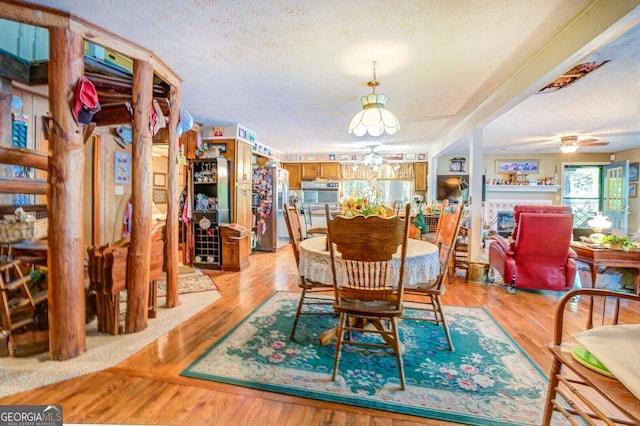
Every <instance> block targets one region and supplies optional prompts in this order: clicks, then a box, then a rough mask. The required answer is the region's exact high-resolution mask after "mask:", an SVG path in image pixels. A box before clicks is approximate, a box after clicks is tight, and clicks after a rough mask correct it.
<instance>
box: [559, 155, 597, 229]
mask: <svg viewBox="0 0 640 426" xmlns="http://www.w3.org/2000/svg"><path fill="white" fill-rule="evenodd" d="M563 182H564V185H563V186H564V187H563V194H562V196H563V197H562V198H563V200H562V204H563V205H565V206H571V209H572V211H573V215H574V219H573V227H574V228H589V225H588V224H587V221H588V220H589V219H591V218H593V217H594V216H595V215H596V213H597V212H599V211H602V206H601V200H602V167H601V166H565V168H564V176H563Z"/></svg>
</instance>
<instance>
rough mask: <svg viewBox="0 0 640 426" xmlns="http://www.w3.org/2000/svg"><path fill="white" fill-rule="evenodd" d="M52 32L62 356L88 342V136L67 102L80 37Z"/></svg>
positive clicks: (52, 223)
mask: <svg viewBox="0 0 640 426" xmlns="http://www.w3.org/2000/svg"><path fill="white" fill-rule="evenodd" d="M49 34H50V41H49V44H50V49H49V51H50V52H51V53H50V58H51V60H50V62H49V92H50V96H49V110H50V114H51V117H52V120H51V129H50V132H51V134H50V140H49V142H50V143H49V146H50V152H51V157H50V160H49V176H48V179H49V186H48V191H47V200H48V212H47V213H48V217H49V235H48V240H47V244H48V253H49V255H48V262H47V266H48V278H49V297H48V301H49V356H50V357H51V359H54V360H59V361H62V360H66V359H70V358H75V357H77V356H79V355H81V354H82V353H83V352H84V351H85V348H86V328H85V296H84V240H83V214H82V206H83V204H84V202H85V200H84V191H83V187H84V185H83V176H84V161H85V159H84V151H83V144H84V138H83V131H82V126H80V125H78V124H77V123H76V121H75V120H74V118H73V115H72V113H71V108H70V107H69V106H70V105H71V104H72V100H73V96H74V93H75V88H76V85H77V83H78V81H79V79H80V77H82V75H83V73H84V61H83V53H82V51H83V41H82V38H81V37H79V36H78V35H77V34H74V33H73V32H71V31H70V30H68V29H63V28H51V29H50V30H49Z"/></svg>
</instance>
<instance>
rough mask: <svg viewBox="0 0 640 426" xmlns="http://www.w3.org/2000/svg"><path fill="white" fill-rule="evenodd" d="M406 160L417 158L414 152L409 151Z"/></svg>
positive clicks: (405, 156)
mask: <svg viewBox="0 0 640 426" xmlns="http://www.w3.org/2000/svg"><path fill="white" fill-rule="evenodd" d="M404 158H405V160H408V161H413V160H415V159H416V155H415V154H414V153H409V154H405V155H404Z"/></svg>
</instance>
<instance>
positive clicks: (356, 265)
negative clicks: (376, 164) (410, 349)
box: [325, 204, 411, 390]
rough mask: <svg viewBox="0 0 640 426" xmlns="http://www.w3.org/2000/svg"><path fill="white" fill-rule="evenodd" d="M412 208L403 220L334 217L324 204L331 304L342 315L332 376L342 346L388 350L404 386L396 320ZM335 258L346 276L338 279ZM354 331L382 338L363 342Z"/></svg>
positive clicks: (400, 306)
mask: <svg viewBox="0 0 640 426" xmlns="http://www.w3.org/2000/svg"><path fill="white" fill-rule="evenodd" d="M410 208H411V206H410V205H409V204H407V206H406V207H405V216H404V218H401V217H400V216H398V215H395V216H392V217H381V216H368V217H365V216H353V217H345V216H336V217H335V218H334V219H332V218H331V213H330V211H329V208H328V206H327V207H325V213H326V217H327V229H328V231H329V232H328V234H327V238H328V242H329V253H330V258H331V270H332V274H333V285H334V291H335V303H334V305H333V307H334V310H335V312H336V313H338V314H339V315H340V318H339V320H338V331H337V334H336V340H337V342H336V350H335V355H334V363H333V375H332V377H331V379H332V380H335V379H336V374H337V371H338V367H339V364H340V356H341V351H342V347H343V346H344V345H359V346H365V347H375V348H390V349H392V350H393V352H394V354H395V356H396V359H397V362H398V370H399V375H400V388H401V389H402V390H404V389H405V380H404V367H403V363H402V344H401V343H400V335H399V334H398V320H399V319H400V318H401V317H402V314H403V309H404V308H403V305H402V296H403V292H404V268H405V261H406V257H407V241H408V238H409V224H410V222H411V220H410V218H409V217H410V216H409V213H410ZM398 250H400V267H399V268H396V271H397V274H390V272H389V271H390V269H391V268H390V264H391V262H392V257H393V255H394V254H395V253H397V252H398ZM338 253H340V258H338ZM338 262H340V263H341V264H342V265H343V268H344V270H345V273H346V278H339V277H338V274H337V270H338V266H337V264H338ZM392 275H395V276H392ZM371 326H373V327H371ZM354 332H358V333H377V334H379V335H380V336H381V337H382V341H381V342H380V343H376V342H367V341H363V340H360V339H357V338H355V337H354V335H353V333H354ZM345 335H346V337H345Z"/></svg>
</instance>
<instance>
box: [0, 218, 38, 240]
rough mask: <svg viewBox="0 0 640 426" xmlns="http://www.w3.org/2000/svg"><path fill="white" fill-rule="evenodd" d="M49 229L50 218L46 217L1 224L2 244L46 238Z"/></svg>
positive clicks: (0, 238)
mask: <svg viewBox="0 0 640 426" xmlns="http://www.w3.org/2000/svg"><path fill="white" fill-rule="evenodd" d="M48 231H49V220H48V218H46V217H45V218H43V219H36V220H35V221H33V222H18V223H5V224H0V244H9V243H15V242H16V241H22V240H38V239H41V238H46V236H47V233H48Z"/></svg>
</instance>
